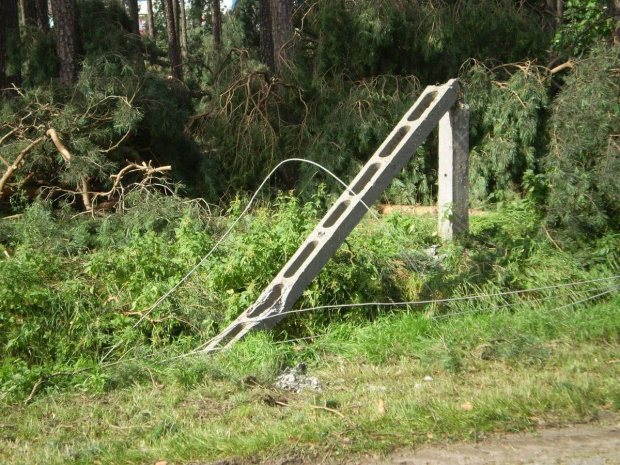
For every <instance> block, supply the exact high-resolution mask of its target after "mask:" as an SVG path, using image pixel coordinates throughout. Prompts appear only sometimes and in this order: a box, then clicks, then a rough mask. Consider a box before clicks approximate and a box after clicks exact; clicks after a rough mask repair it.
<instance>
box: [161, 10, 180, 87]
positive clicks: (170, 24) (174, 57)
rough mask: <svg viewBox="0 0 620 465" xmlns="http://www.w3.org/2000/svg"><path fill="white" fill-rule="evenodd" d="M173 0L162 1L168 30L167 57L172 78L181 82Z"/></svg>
mask: <svg viewBox="0 0 620 465" xmlns="http://www.w3.org/2000/svg"><path fill="white" fill-rule="evenodd" d="M174 3H176V1H175V0H164V9H165V12H166V26H167V29H168V56H169V57H170V64H171V66H172V77H173V78H174V79H177V80H179V81H182V80H183V70H182V68H181V51H180V50H179V38H178V35H177V28H176V22H175V20H174Z"/></svg>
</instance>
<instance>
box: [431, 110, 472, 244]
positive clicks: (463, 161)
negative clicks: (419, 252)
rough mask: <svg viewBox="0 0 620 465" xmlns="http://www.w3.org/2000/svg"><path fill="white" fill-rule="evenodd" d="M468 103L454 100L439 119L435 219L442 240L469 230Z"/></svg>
mask: <svg viewBox="0 0 620 465" xmlns="http://www.w3.org/2000/svg"><path fill="white" fill-rule="evenodd" d="M468 169H469V106H468V105H466V104H465V103H462V102H457V103H456V104H455V105H454V107H452V108H451V109H450V111H447V112H446V114H445V115H444V116H443V117H442V118H441V120H440V121H439V192H438V195H437V203H438V204H439V209H438V210H439V218H438V224H437V229H438V232H439V237H441V238H442V239H444V240H449V239H453V238H454V237H455V236H458V235H460V234H463V233H466V232H467V231H469V210H468V208H469V177H468Z"/></svg>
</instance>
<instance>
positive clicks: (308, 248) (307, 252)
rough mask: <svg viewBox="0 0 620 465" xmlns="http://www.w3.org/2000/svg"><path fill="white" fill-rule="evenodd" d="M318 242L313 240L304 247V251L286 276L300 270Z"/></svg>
mask: <svg viewBox="0 0 620 465" xmlns="http://www.w3.org/2000/svg"><path fill="white" fill-rule="evenodd" d="M317 244H318V242H317V241H312V242H310V243H309V244H308V245H307V246H306V247H305V248H304V250H302V252H301V253H300V254H299V255H298V256H297V258H296V259H295V261H294V262H293V264H292V265H291V266H290V267H289V268H288V270H286V272H285V273H284V277H285V278H290V277H291V276H293V275H294V274H295V273H297V270H299V268H300V267H301V265H303V264H304V262H305V261H306V260H307V259H308V257H309V256H310V254H311V253H312V251H313V250H314V249H315V248H316V246H317Z"/></svg>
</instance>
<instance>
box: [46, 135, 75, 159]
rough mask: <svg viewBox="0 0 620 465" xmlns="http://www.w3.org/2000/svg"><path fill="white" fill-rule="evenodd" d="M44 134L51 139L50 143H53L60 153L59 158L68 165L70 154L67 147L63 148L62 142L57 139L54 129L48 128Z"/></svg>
mask: <svg viewBox="0 0 620 465" xmlns="http://www.w3.org/2000/svg"><path fill="white" fill-rule="evenodd" d="M46 134H47V136H48V137H50V138H51V139H52V142H54V145H55V146H56V148H57V149H58V151H59V152H60V156H61V157H62V158H63V160H64V161H65V162H67V163H69V162H70V161H71V152H69V150H67V147H65V146H64V144H63V143H62V141H61V140H60V139H59V138H58V134H57V133H56V130H55V129H54V128H49V129H48V130H47V132H46Z"/></svg>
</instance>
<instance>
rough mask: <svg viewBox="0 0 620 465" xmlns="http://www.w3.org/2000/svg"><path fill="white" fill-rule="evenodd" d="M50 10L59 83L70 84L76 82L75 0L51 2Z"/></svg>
mask: <svg viewBox="0 0 620 465" xmlns="http://www.w3.org/2000/svg"><path fill="white" fill-rule="evenodd" d="M52 10H53V11H52V13H53V17H54V30H55V32H56V52H57V53H58V59H59V61H60V82H61V83H63V84H72V83H74V82H75V81H76V80H77V34H76V29H75V19H76V18H75V16H76V14H75V0H52Z"/></svg>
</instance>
